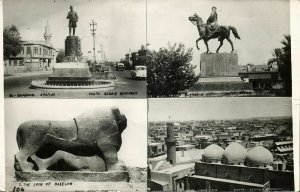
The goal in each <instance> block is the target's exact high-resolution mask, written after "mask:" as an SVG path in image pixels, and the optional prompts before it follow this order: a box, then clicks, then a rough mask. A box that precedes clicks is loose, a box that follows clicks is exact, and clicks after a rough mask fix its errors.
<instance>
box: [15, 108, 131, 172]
mask: <svg viewBox="0 0 300 192" xmlns="http://www.w3.org/2000/svg"><path fill="white" fill-rule="evenodd" d="M126 127H127V119H126V117H125V115H124V114H122V113H121V112H120V111H119V109H118V108H114V107H113V108H101V109H94V110H89V111H86V112H85V113H83V114H81V115H79V116H78V117H75V118H74V119H73V120H70V121H51V120H42V121H27V122H24V123H22V124H21V125H20V126H19V128H18V130H17V143H18V147H19V149H20V150H19V152H18V153H17V154H16V155H15V164H14V167H15V170H16V171H32V170H43V169H48V168H49V167H51V166H52V165H53V164H55V163H57V162H59V161H61V160H63V161H64V162H65V163H66V164H67V165H69V166H71V167H73V168H74V170H83V169H87V170H90V171H110V170H120V169H122V166H121V165H120V164H121V163H120V162H119V161H118V156H117V152H118V151H119V149H120V147H121V144H122V138H121V134H122V132H123V131H124V129H125V128H126ZM58 169H59V168H58Z"/></svg>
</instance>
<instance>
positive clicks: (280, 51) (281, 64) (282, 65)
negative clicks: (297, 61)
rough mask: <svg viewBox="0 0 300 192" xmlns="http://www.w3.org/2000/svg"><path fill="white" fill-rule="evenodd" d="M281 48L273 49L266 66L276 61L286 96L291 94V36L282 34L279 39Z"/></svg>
mask: <svg viewBox="0 0 300 192" xmlns="http://www.w3.org/2000/svg"><path fill="white" fill-rule="evenodd" d="M281 44H282V45H283V47H282V48H276V49H274V51H273V58H271V59H269V61H268V66H269V68H270V65H272V64H273V63H277V65H278V72H279V74H280V76H281V78H282V79H283V82H284V85H285V90H286V96H292V64H291V63H292V62H291V36H290V35H284V39H283V40H282V41H281Z"/></svg>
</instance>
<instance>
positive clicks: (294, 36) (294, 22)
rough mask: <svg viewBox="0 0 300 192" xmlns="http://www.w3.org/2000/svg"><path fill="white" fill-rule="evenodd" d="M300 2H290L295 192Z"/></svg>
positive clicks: (299, 102)
mask: <svg viewBox="0 0 300 192" xmlns="http://www.w3.org/2000/svg"><path fill="white" fill-rule="evenodd" d="M299 10H300V1H299V0H291V1H290V15H291V16H290V23H291V25H290V26H291V40H292V81H293V88H292V89H293V97H292V99H293V101H292V105H293V138H294V178H295V179H294V180H295V191H299V190H300V187H299V180H300V177H299V171H300V170H299V166H300V161H299V158H300V153H299V148H300V143H299V136H300V132H299V128H300V112H299V111H300V60H299V59H300V26H299V18H300V11H299Z"/></svg>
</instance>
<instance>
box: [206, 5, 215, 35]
mask: <svg viewBox="0 0 300 192" xmlns="http://www.w3.org/2000/svg"><path fill="white" fill-rule="evenodd" d="M217 26H218V14H217V8H216V7H212V9H211V14H210V16H209V17H208V19H207V21H206V36H210V35H211V33H213V32H214V31H215V30H216V29H217Z"/></svg>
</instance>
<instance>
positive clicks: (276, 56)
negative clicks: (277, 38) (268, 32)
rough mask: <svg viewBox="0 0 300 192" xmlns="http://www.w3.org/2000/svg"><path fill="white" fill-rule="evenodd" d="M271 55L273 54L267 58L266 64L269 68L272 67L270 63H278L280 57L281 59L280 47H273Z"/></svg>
mask: <svg viewBox="0 0 300 192" xmlns="http://www.w3.org/2000/svg"><path fill="white" fill-rule="evenodd" d="M272 56H273V58H271V59H269V60H268V63H267V66H268V69H269V70H270V69H271V68H272V65H273V64H274V63H276V64H277V66H279V65H280V59H281V56H282V49H281V48H275V49H274V50H273V53H272Z"/></svg>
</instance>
